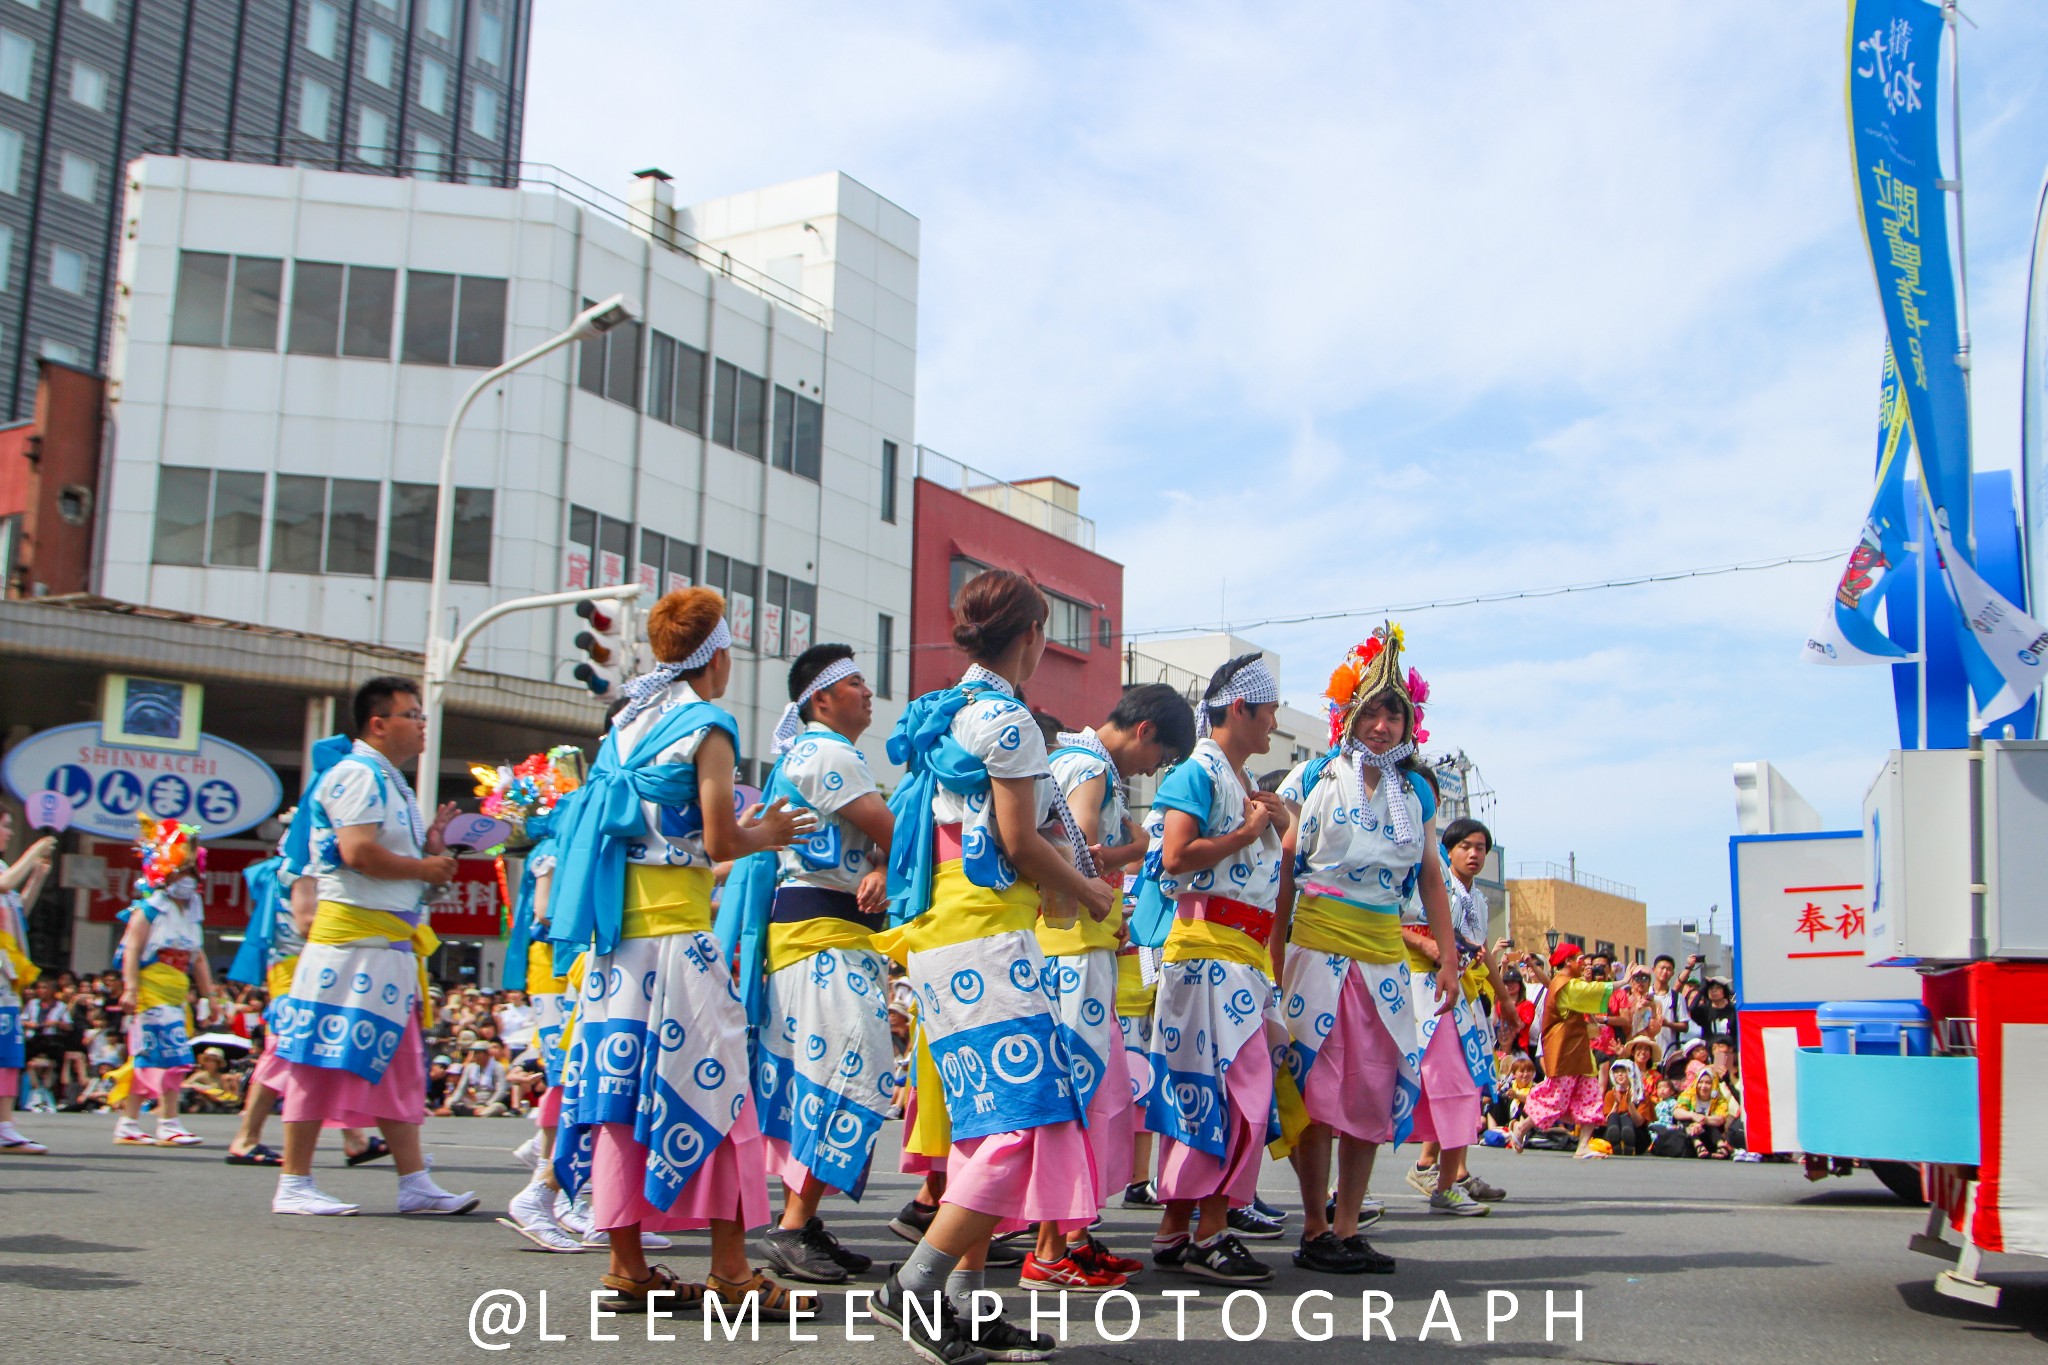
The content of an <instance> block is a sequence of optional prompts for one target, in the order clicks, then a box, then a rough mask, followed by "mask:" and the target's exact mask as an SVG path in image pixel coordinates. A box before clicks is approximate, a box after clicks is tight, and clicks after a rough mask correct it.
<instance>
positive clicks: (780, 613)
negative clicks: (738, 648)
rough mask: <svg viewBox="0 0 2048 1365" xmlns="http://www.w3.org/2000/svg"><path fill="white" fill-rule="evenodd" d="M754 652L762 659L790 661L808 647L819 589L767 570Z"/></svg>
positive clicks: (815, 615) (813, 585)
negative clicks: (788, 659)
mask: <svg viewBox="0 0 2048 1365" xmlns="http://www.w3.org/2000/svg"><path fill="white" fill-rule="evenodd" d="M762 578H763V586H762V591H761V614H760V618H759V621H758V629H757V630H756V632H755V634H756V637H757V646H756V648H757V650H758V652H759V653H760V654H762V655H763V656H764V657H770V658H777V659H782V658H790V657H793V656H795V655H798V654H801V653H803V652H804V651H805V650H807V649H809V648H810V647H811V623H812V622H813V620H815V619H816V617H817V613H818V588H817V585H816V584H815V583H804V582H800V581H798V580H797V579H794V578H791V577H789V576H788V575H787V574H779V573H776V572H775V571H773V570H772V569H771V570H769V571H768V572H767V573H766V574H764V575H763V576H762Z"/></svg>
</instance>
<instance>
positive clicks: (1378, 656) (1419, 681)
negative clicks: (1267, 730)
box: [1323, 621, 1429, 749]
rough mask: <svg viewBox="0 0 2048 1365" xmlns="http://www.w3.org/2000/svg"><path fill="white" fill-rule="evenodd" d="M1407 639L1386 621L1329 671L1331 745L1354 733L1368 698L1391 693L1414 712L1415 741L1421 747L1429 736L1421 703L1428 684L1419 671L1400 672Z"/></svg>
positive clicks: (1334, 746)
mask: <svg viewBox="0 0 2048 1365" xmlns="http://www.w3.org/2000/svg"><path fill="white" fill-rule="evenodd" d="M1406 643H1407V639H1406V636H1405V635H1403V633H1402V631H1401V627H1400V626H1399V625H1398V624H1396V623H1394V622H1391V621H1389V622H1386V623H1384V624H1382V625H1380V626H1379V627H1378V628H1377V629H1375V630H1374V631H1373V633H1372V635H1371V636H1370V637H1369V638H1368V639H1366V640H1365V641H1364V642H1363V643H1361V644H1357V645H1354V646H1352V648H1351V652H1350V653H1349V654H1347V655H1345V656H1344V662H1343V663H1341V664H1338V665H1337V669H1336V671H1335V672H1334V673H1332V674H1330V686H1329V687H1328V689H1326V690H1325V691H1324V693H1323V696H1324V698H1325V699H1326V700H1327V701H1328V702H1329V706H1330V747H1331V748H1333V749H1334V748H1337V747H1339V746H1341V745H1342V744H1343V743H1344V739H1345V736H1347V735H1348V734H1350V733H1351V721H1352V718H1353V717H1355V716H1356V715H1357V714H1358V713H1359V711H1360V710H1361V709H1362V708H1363V707H1364V706H1365V704H1366V703H1367V702H1370V701H1374V700H1377V699H1378V698H1380V697H1383V696H1385V695H1387V694H1389V693H1393V694H1395V695H1397V696H1398V697H1399V698H1400V699H1401V700H1402V701H1405V702H1406V703H1407V704H1408V705H1409V707H1411V708H1412V709H1413V710H1414V712H1415V734H1414V736H1413V740H1414V743H1415V744H1416V746H1417V747H1418V748H1419V747H1420V746H1421V745H1422V744H1423V743H1425V742H1426V741H1427V740H1428V739H1429V731H1427V730H1425V729H1423V728H1422V703H1423V702H1425V701H1427V700H1429V684H1428V683H1427V682H1425V681H1424V680H1423V677H1422V675H1421V674H1420V673H1417V672H1416V671H1415V670H1414V669H1412V668H1411V669H1409V670H1408V671H1407V675H1406V676H1405V677H1404V676H1403V675H1402V672H1401V649H1402V647H1403V645H1405V644H1406Z"/></svg>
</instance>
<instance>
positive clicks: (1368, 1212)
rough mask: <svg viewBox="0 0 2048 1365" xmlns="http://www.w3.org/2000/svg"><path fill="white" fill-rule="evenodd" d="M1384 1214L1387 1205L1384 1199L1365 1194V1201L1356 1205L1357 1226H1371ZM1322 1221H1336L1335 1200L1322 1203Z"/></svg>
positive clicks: (1385, 1213)
mask: <svg viewBox="0 0 2048 1365" xmlns="http://www.w3.org/2000/svg"><path fill="white" fill-rule="evenodd" d="M1386 1216H1387V1205H1386V1201H1385V1200H1381V1199H1374V1198H1373V1197H1372V1196H1371V1195H1367V1196H1366V1198H1365V1202H1364V1203H1363V1204H1360V1205H1359V1206H1358V1226H1359V1227H1360V1228H1361V1229H1363V1228H1369V1227H1371V1226H1372V1225H1373V1224H1374V1223H1377V1222H1379V1221H1380V1219H1382V1218H1384V1217H1386ZM1323 1221H1324V1222H1325V1223H1335V1222H1336V1221H1337V1201H1336V1200H1334V1199H1332V1200H1331V1201H1330V1202H1329V1203H1327V1204H1325V1205H1323Z"/></svg>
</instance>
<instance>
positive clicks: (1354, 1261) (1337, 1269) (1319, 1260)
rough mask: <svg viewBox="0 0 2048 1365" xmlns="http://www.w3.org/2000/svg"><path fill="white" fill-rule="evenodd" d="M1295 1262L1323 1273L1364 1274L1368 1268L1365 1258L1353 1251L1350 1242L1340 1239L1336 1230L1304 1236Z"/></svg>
mask: <svg viewBox="0 0 2048 1365" xmlns="http://www.w3.org/2000/svg"><path fill="white" fill-rule="evenodd" d="M1357 1240H1359V1241H1361V1242H1362V1241H1364V1240H1365V1239H1364V1238H1362V1237H1361V1238H1358V1239H1357ZM1294 1263H1295V1264H1296V1265H1298V1266H1300V1267H1301V1268H1302V1269H1303V1270H1313V1271H1315V1272H1317V1273H1318V1274H1321V1275H1363V1274H1365V1273H1366V1269H1367V1266H1366V1262H1365V1258H1364V1257H1363V1256H1360V1255H1359V1254H1358V1253H1357V1252H1355V1251H1353V1250H1352V1249H1351V1245H1350V1243H1348V1242H1340V1241H1338V1240H1337V1234H1336V1233H1334V1232H1322V1233H1318V1234H1316V1235H1315V1236H1314V1237H1303V1238H1302V1239H1301V1248H1300V1249H1299V1250H1298V1251H1296V1252H1295V1253H1294Z"/></svg>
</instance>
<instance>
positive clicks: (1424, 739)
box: [1415, 730, 1429, 745]
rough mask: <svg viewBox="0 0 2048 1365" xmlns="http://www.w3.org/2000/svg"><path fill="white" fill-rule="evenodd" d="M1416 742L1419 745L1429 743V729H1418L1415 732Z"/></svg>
mask: <svg viewBox="0 0 2048 1365" xmlns="http://www.w3.org/2000/svg"><path fill="white" fill-rule="evenodd" d="M1415 742H1416V744H1418V745H1422V744H1427V743H1429V731H1427V730H1417V731H1416V732H1415Z"/></svg>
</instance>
